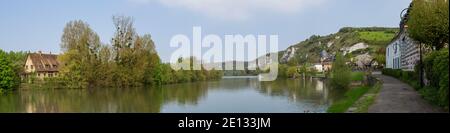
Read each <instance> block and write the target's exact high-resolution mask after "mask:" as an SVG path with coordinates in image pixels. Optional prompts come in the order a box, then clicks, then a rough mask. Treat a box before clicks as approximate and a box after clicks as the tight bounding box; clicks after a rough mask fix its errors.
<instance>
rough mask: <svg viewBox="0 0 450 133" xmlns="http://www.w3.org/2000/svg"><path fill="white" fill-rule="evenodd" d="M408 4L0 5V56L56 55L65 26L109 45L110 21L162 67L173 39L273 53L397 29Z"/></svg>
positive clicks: (98, 1) (32, 1)
mask: <svg viewBox="0 0 450 133" xmlns="http://www.w3.org/2000/svg"><path fill="white" fill-rule="evenodd" d="M410 2H411V0H95V1H94V0H64V1H62V0H39V1H36V0H0V30H1V31H0V49H3V50H5V51H31V52H35V51H43V52H46V53H48V52H52V53H61V50H60V45H59V44H60V42H61V41H60V40H61V36H62V32H63V29H64V26H65V25H66V23H67V22H69V21H72V20H82V21H84V22H86V23H88V24H89V25H90V27H91V28H92V29H93V30H94V31H95V32H96V33H97V34H98V35H99V36H100V38H101V41H102V43H104V44H110V43H111V38H112V36H113V35H114V30H115V29H114V25H113V22H112V16H114V15H122V16H130V17H132V18H133V20H134V25H135V29H136V31H137V32H138V34H140V35H144V34H150V35H151V36H152V39H153V40H154V41H155V46H156V50H157V52H158V53H159V55H160V57H161V58H162V60H163V61H165V62H167V61H168V60H169V59H170V57H171V53H172V52H173V51H175V50H176V49H177V48H173V47H170V46H169V43H170V39H171V38H172V37H173V36H175V35H177V34H185V35H188V36H190V35H192V32H193V31H192V30H193V27H194V26H201V27H202V35H203V36H204V35H207V34H216V35H219V36H221V37H223V36H224V35H230V34H231V35H234V34H241V35H247V34H253V35H278V37H279V46H278V47H279V49H280V50H283V49H286V48H287V47H289V46H291V45H293V44H295V43H297V42H300V41H303V40H305V39H307V38H309V37H310V36H311V35H328V34H332V33H335V32H337V31H338V30H339V29H340V28H342V27H372V26H378V27H398V23H399V21H400V12H401V11H402V10H403V9H404V8H407V7H408V5H409V3H410Z"/></svg>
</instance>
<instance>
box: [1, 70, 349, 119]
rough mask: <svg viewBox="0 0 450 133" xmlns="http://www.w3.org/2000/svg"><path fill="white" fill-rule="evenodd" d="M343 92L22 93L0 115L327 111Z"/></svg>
mask: <svg viewBox="0 0 450 133" xmlns="http://www.w3.org/2000/svg"><path fill="white" fill-rule="evenodd" d="M341 96H342V92H339V91H336V90H331V89H329V88H327V87H326V84H325V83H324V82H323V81H321V80H318V79H305V80H301V79H296V80H277V81H274V82H259V81H257V79H252V78H249V79H233V78H231V79H223V80H221V81H212V82H197V83H185V84H174V85H166V86H162V87H159V88H132V89H117V88H96V89H84V90H81V89H79V90H78V89H71V90H69V89H60V90H41V89H31V90H20V91H18V92H15V93H13V94H9V95H5V96H0V112H27V113H33V112H108V113H115V112H150V113H157V112H324V111H325V110H326V108H327V107H328V106H329V105H330V104H331V103H332V102H333V101H335V100H336V99H338V98H340V97H341Z"/></svg>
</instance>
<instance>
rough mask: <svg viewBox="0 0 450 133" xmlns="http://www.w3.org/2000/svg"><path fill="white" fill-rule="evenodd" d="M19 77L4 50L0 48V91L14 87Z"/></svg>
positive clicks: (17, 83) (18, 81)
mask: <svg viewBox="0 0 450 133" xmlns="http://www.w3.org/2000/svg"><path fill="white" fill-rule="evenodd" d="M19 83H20V79H19V76H18V75H17V73H16V72H15V71H14V66H13V64H12V62H11V60H10V58H9V57H8V56H7V54H6V53H5V52H3V51H2V50H0V93H3V92H6V91H10V90H13V89H16V88H17V87H18V86H19Z"/></svg>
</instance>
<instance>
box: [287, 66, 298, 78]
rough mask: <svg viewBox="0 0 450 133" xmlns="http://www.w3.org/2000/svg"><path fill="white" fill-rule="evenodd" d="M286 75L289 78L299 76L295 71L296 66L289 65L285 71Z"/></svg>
mask: <svg viewBox="0 0 450 133" xmlns="http://www.w3.org/2000/svg"><path fill="white" fill-rule="evenodd" d="M286 76H287V77H289V78H297V77H300V74H299V73H298V72H297V67H295V66H293V67H289V68H288V69H287V71H286Z"/></svg>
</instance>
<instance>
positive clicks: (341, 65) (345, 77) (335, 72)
mask: <svg viewBox="0 0 450 133" xmlns="http://www.w3.org/2000/svg"><path fill="white" fill-rule="evenodd" d="M349 73H351V70H350V67H348V66H347V65H346V64H345V60H344V57H343V56H342V55H341V54H340V53H338V54H336V60H335V61H334V62H333V68H332V69H331V74H332V77H331V85H332V86H333V87H334V88H338V89H347V88H348V87H349V85H350V82H351V74H349Z"/></svg>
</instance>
